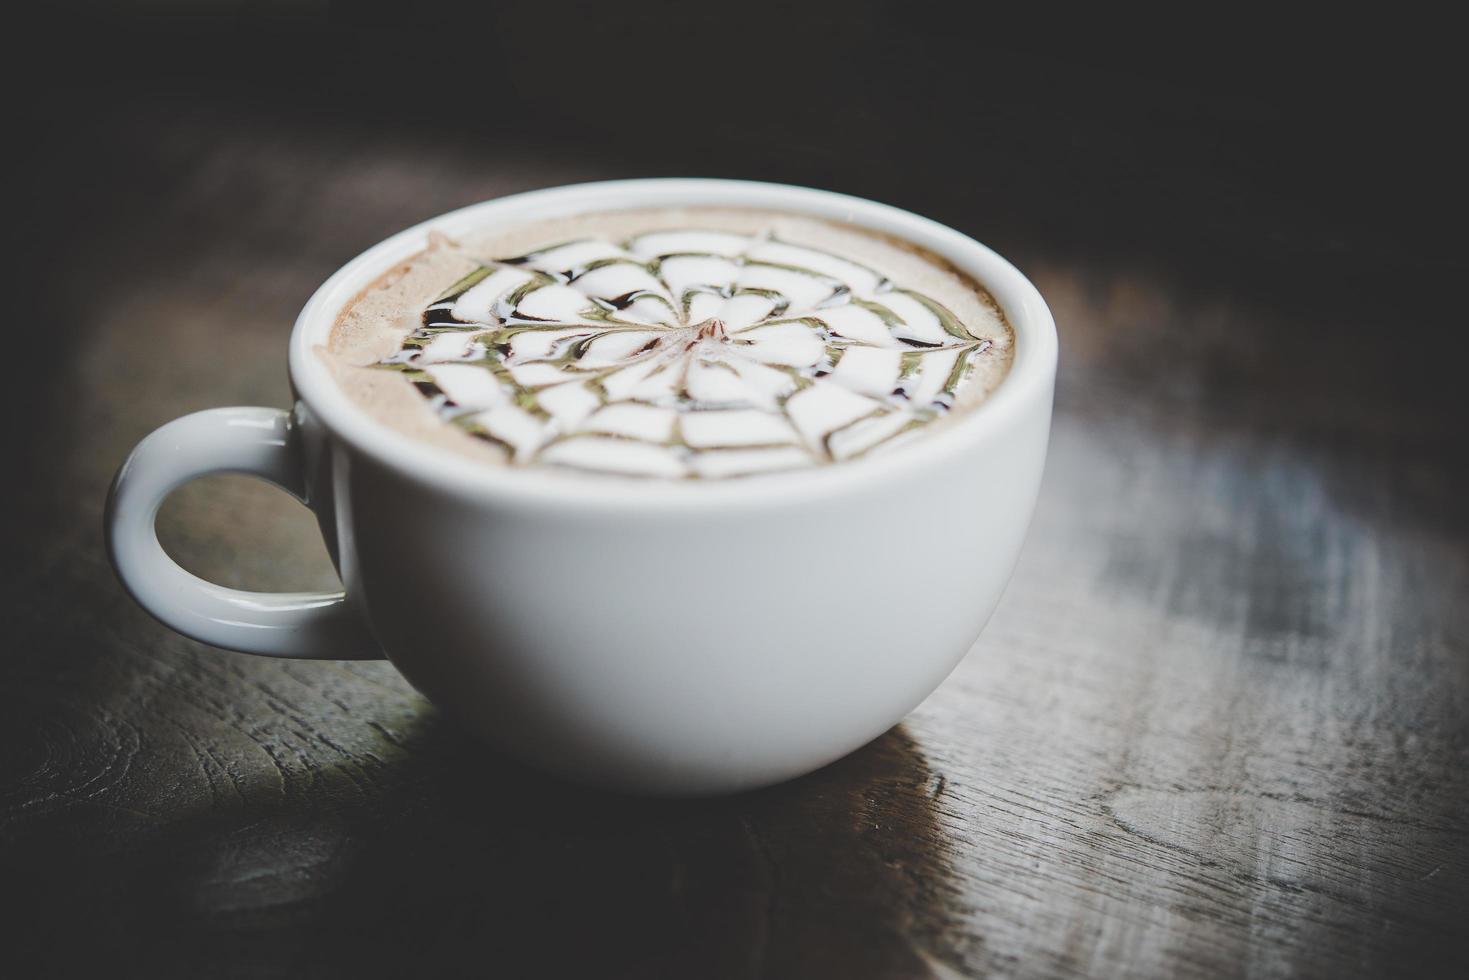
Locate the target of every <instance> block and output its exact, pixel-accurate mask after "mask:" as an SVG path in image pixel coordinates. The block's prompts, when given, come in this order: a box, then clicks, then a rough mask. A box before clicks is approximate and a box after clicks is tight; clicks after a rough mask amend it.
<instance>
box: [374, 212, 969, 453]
mask: <svg viewBox="0 0 1469 980" xmlns="http://www.w3.org/2000/svg"><path fill="white" fill-rule="evenodd" d="M991 346H992V341H991V340H990V339H987V338H983V337H977V336H975V335H974V334H972V333H971V332H970V331H969V330H968V329H966V327H965V326H964V324H962V323H961V322H960V321H959V319H958V318H957V317H956V316H955V315H954V314H953V313H952V312H951V311H949V310H948V309H947V308H945V307H944V306H943V305H942V304H940V303H939V302H937V301H936V300H934V299H932V298H930V297H928V296H925V295H923V294H922V293H919V292H915V291H913V290H910V289H905V288H902V287H901V286H899V285H897V284H895V283H893V282H892V281H890V280H889V279H887V278H885V277H884V276H882V275H881V274H879V273H877V272H875V271H874V270H872V269H869V268H867V267H866V266H863V265H861V264H859V263H856V262H853V261H850V260H848V259H845V258H843V257H841V256H838V255H835V254H832V253H829V252H826V251H822V250H819V249H815V248H810V247H806V246H801V245H795V244H792V243H789V242H785V241H782V240H779V239H777V238H775V237H774V236H772V235H768V234H766V235H754V236H752V235H742V234H732V233H727V232H719V231H702V230H676V231H656V232H649V233H646V234H641V235H636V236H633V237H632V238H630V239H627V240H624V241H619V242H614V241H609V240H605V239H601V238H586V239H579V240H576V241H569V242H564V243H562V244H558V245H554V246H551V247H548V248H543V249H539V250H537V251H534V252H531V253H529V254H526V255H520V256H516V257H513V258H508V259H499V260H494V261H488V262H484V263H483V264H481V265H480V266H479V267H478V268H476V269H475V270H474V271H473V272H472V273H470V274H469V275H468V276H466V277H465V278H463V279H462V280H460V281H459V282H457V283H455V284H454V285H453V286H452V287H450V288H449V289H448V291H446V292H445V293H444V294H443V295H442V296H441V297H440V298H439V299H438V300H436V301H435V302H434V303H432V304H431V305H430V306H429V307H428V308H427V309H426V310H425V311H424V313H423V318H422V327H421V328H420V329H418V330H416V331H414V332H413V333H411V334H409V335H408V336H407V338H406V339H405V340H404V341H403V345H402V347H401V348H400V349H399V350H398V351H397V352H396V353H395V354H393V355H392V356H391V357H389V358H387V359H386V360H384V361H383V362H381V364H380V366H381V367H384V368H388V369H391V370H397V371H402V372H403V373H404V374H405V375H406V377H407V378H408V380H410V381H411V382H412V383H413V384H414V385H415V386H416V387H417V389H418V391H419V392H420V393H421V394H422V395H423V396H424V397H425V398H427V399H428V400H429V402H430V404H431V406H432V408H433V409H434V410H435V411H436V412H437V413H438V414H439V415H440V417H441V418H443V419H445V420H446V421H448V422H450V423H452V424H454V425H456V426H459V427H460V428H462V429H463V430H464V431H465V432H468V433H469V434H471V435H473V436H476V437H478V438H481V439H485V440H488V441H490V442H492V443H495V444H497V445H499V446H501V447H503V448H504V450H505V451H506V453H507V454H508V457H509V459H510V460H511V462H512V463H515V464H541V465H553V466H562V467H572V468H576V469H581V470H590V471H596V472H604V473H617V474H626V475H641V476H659V477H675V478H679V477H684V478H711V477H730V476H746V475H752V474H756V473H764V472H771V471H776V470H786V469H794V468H799V467H805V466H813V465H819V464H823V463H830V462H837V461H842V460H848V459H854V458H857V457H859V456H863V455H865V454H867V453H871V452H874V451H877V450H880V449H886V448H888V447H891V446H894V445H896V444H898V443H900V442H902V441H904V440H906V439H908V438H912V437H913V436H914V435H915V434H916V432H917V430H918V429H919V428H921V427H922V426H923V425H925V424H927V423H929V422H931V421H933V420H935V419H937V418H939V417H940V416H942V415H943V414H944V413H945V412H947V411H948V410H950V409H951V408H952V407H953V405H954V402H955V398H956V396H957V394H958V391H959V389H960V388H961V387H963V385H964V384H965V383H966V382H967V381H968V380H969V378H970V377H971V376H972V375H973V373H974V370H975V366H976V363H977V359H978V358H980V357H983V356H984V355H985V353H986V351H988V350H989V349H990V348H991Z"/></svg>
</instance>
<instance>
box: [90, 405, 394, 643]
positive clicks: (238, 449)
mask: <svg viewBox="0 0 1469 980" xmlns="http://www.w3.org/2000/svg"><path fill="white" fill-rule="evenodd" d="M296 438H297V437H296V434H295V426H294V425H293V423H292V420H291V416H290V415H289V414H288V413H286V412H282V411H280V410H278V409H273V408H215V409H210V410H208V411H204V412H196V413H194V414H193V415H186V416H184V417H183V418H180V419H175V420H174V421H172V422H170V423H168V424H167V425H165V426H163V427H162V428H160V429H158V430H157V431H155V432H153V433H152V434H151V435H149V436H148V437H147V438H145V439H144V440H143V441H142V442H140V443H138V446H137V448H136V449H134V450H133V452H132V455H130V456H129V457H128V459H127V462H125V463H123V465H122V469H120V470H118V473H117V478H116V479H115V480H113V482H112V489H111V491H110V492H109V493H108V496H107V513H106V518H105V520H106V534H107V552H108V557H109V558H110V559H111V560H112V567H113V568H114V569H116V570H117V575H118V577H119V578H120V579H122V583H123V585H124V586H125V587H126V588H127V590H128V592H130V593H132V596H133V598H134V599H136V600H137V601H138V603H139V605H141V606H142V607H143V608H144V609H146V610H148V612H150V613H152V614H153V616H155V617H156V618H157V619H158V620H159V621H161V622H162V623H163V624H164V625H165V626H168V627H170V628H171V629H174V630H177V631H178V632H180V633H182V634H184V635H185V636H189V637H192V638H194V639H196V640H202V641H203V642H205V643H210V644H213V645H214V646H218V647H227V648H229V649H231V650H241V651H243V652H245V653H256V654H263V655H265V656H271V657H320V658H324V659H331V660H379V659H382V656H383V654H382V652H381V650H380V648H379V647H378V644H377V642H376V641H375V640H373V638H372V637H371V635H370V634H369V633H368V631H367V628H366V627H365V626H364V625H363V624H362V623H361V622H360V621H359V620H358V618H357V617H356V615H355V614H354V613H353V612H352V610H351V609H349V608H348V604H347V598H346V594H345V593H342V592H243V591H241V590H239V589H228V588H225V587H224V586H220V585H215V584H214V583H212V582H206V581H204V580H203V579H201V578H199V577H198V576H197V575H193V574H190V573H189V572H187V571H185V570H184V569H182V568H180V567H179V566H178V564H177V563H176V562H175V561H174V560H173V559H172V558H170V557H169V556H168V553H167V552H166V551H164V550H163V546H162V545H161V544H159V542H158V534H157V531H156V530H155V528H154V522H155V520H156V519H157V517H158V508H159V507H161V506H162V505H163V501H164V499H165V498H166V497H167V496H168V495H169V494H170V493H172V492H173V491H174V490H176V489H178V488H179V487H181V486H183V485H184V484H185V483H188V482H189V481H190V480H194V479H197V478H199V477H201V476H207V475H209V474H211V473H244V474H247V475H250V476H258V477H261V478H262V479H265V480H268V481H269V482H271V483H273V484H275V485H276V486H278V487H280V488H281V489H282V490H285V491H286V492H287V493H289V494H291V495H292V496H293V497H295V498H296V499H297V500H301V501H302V502H303V503H304V502H305V497H306V481H305V473H304V470H303V467H302V463H301V457H302V454H301V452H300V447H299V446H298V445H297V444H296Z"/></svg>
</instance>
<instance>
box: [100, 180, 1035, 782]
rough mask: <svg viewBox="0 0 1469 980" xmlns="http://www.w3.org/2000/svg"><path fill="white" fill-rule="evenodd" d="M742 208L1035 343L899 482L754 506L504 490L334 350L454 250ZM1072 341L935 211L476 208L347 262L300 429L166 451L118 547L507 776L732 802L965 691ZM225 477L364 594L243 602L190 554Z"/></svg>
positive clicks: (805, 204)
mask: <svg viewBox="0 0 1469 980" xmlns="http://www.w3.org/2000/svg"><path fill="white" fill-rule="evenodd" d="M697 206H737V207H750V208H769V209H776V210H784V211H791V212H797V213H801V214H808V215H814V216H817V217H821V218H827V219H833V220H838V221H843V222H849V223H852V224H856V225H860V226H864V227H867V228H870V229H874V230H876V231H879V232H883V233H887V234H890V235H895V236H898V237H899V238H903V239H907V240H908V241H910V242H913V243H914V244H917V245H919V246H922V247H923V248H926V249H929V250H930V251H932V252H934V253H936V254H938V255H940V256H942V257H944V258H945V259H947V260H948V261H949V262H952V263H953V264H954V265H955V266H956V267H958V268H959V269H961V270H963V271H964V272H966V273H968V274H970V275H972V276H973V277H974V278H976V279H977V280H979V281H980V282H981V283H983V284H984V285H985V286H986V287H988V288H989V290H990V292H991V293H992V294H993V295H994V297H995V299H996V301H997V302H998V303H999V304H1000V306H1001V307H1002V308H1003V309H1004V311H1005V314H1006V316H1007V317H1008V318H1009V321H1010V323H1011V324H1012V326H1013V327H1014V330H1015V344H1016V347H1015V359H1014V364H1013V367H1012V369H1011V371H1010V374H1009V376H1008V377H1007V378H1006V379H1005V380H1004V382H1003V383H1002V384H1001V385H1000V387H999V389H998V390H997V391H996V392H995V393H994V394H993V395H992V396H991V397H990V398H989V399H988V400H987V401H986V402H985V403H984V404H982V405H980V406H979V407H977V408H975V409H972V410H970V411H969V412H967V413H966V414H965V415H963V416H962V417H960V418H958V419H957V420H956V421H955V422H954V423H953V424H951V425H947V426H944V427H942V428H940V429H938V430H935V431H934V432H933V433H931V434H929V435H927V436H926V437H924V438H921V439H918V440H916V441H915V442H913V443H910V444H909V445H906V446H903V447H900V448H895V449H893V450H892V451H890V452H888V453H883V454H875V455H873V456H871V457H868V458H863V459H858V460H855V461H852V462H846V463H841V464H837V465H832V466H826V467H817V468H813V469H809V470H801V471H795V472H789V473H780V474H771V475H767V476H758V477H748V478H743V479H736V480H723V481H721V480H710V481H659V480H646V479H640V480H635V479H624V478H618V477H612V476H607V477H599V476H588V475H582V474H576V475H568V474H566V473H560V472H555V471H552V470H544V469H534V468H525V469H521V468H508V467H495V466H486V465H484V464H483V463H479V462H475V461H472V460H469V459H465V458H461V457H459V456H456V455H454V454H452V453H450V452H448V451H446V450H443V449H440V448H438V447H434V446H430V445H425V444H422V443H419V442H416V441H414V440H412V439H411V438H409V437H407V436H405V435H402V434H400V433H398V432H396V431H393V430H391V429H388V428H385V427H383V426H382V425H380V424H379V423H377V422H375V421H373V420H372V419H371V418H369V417H368V416H367V415H366V414H365V413H364V412H363V411H362V410H361V409H359V408H358V407H357V406H356V405H354V404H353V402H352V401H351V400H350V399H349V398H348V396H347V395H346V393H345V392H344V391H342V390H341V389H340V388H339V387H337V385H336V384H335V382H334V381H333V379H332V377H331V375H330V374H329V373H328V371H327V369H326V368H325V367H324V365H323V364H322V363H321V362H320V361H319V359H318V357H317V355H316V354H315V353H313V348H314V347H316V346H318V345H321V344H324V343H325V342H326V339H327V335H328V332H329V330H330V329H331V326H332V323H333V320H334V319H335V317H336V316H337V313H338V311H339V310H340V309H341V308H342V307H343V305H344V304H346V303H347V302H348V301H349V300H351V299H352V298H353V297H354V296H356V295H357V293H358V292H359V291H360V290H361V289H362V288H363V287H364V286H366V285H367V284H368V283H369V282H370V281H371V280H372V279H374V278H375V277H376V276H377V275H379V274H380V273H381V272H382V271H383V270H384V269H386V268H388V267H389V266H391V265H392V264H393V263H394V262H397V261H399V260H400V259H403V258H405V257H407V256H409V255H411V254H412V253H414V252H416V251H417V250H418V249H420V248H421V247H422V246H423V244H424V239H425V234H426V233H427V232H428V231H429V230H430V229H437V230H442V231H444V232H446V233H448V234H449V235H451V236H452V235H454V234H456V233H459V232H467V231H470V230H472V229H476V228H484V227H486V226H493V225H496V224H517V223H522V222H527V221H531V220H536V219H542V218H554V217H558V216H566V215H575V214H579V213H587V212H591V211H601V210H615V209H622V208H648V207H697ZM1055 371H1056V331H1055V324H1054V322H1053V321H1052V319H1051V314H1050V312H1049V311H1048V310H1047V309H1046V305H1045V303H1044V301H1042V299H1041V297H1040V294H1039V293H1037V292H1036V290H1035V287H1034V286H1032V285H1031V284H1030V283H1029V282H1028V281H1027V280H1026V279H1025V277H1024V276H1022V275H1021V274H1020V273H1019V272H1018V271H1017V270H1016V269H1015V268H1014V267H1013V266H1011V265H1010V264H1009V263H1008V262H1006V261H1005V260H1004V259H1002V258H1000V257H999V256H998V255H996V254H995V253H994V252H992V251H990V250H989V249H988V248H986V247H985V246H983V245H981V244H979V243H978V242H976V241H974V240H972V239H970V238H968V237H966V236H964V235H962V234H960V233H959V232H957V231H954V230H952V229H950V228H946V227H944V226H942V225H939V224H936V223H935V222H933V221H929V220H927V219H925V218H920V217H918V216H916V215H913V214H910V213H908V212H906V211H901V210H898V209H897V208H892V207H888V206H886V205H882V204H874V203H872V202H870V201H865V200H861V199H858V198H853V197H846V196H843V195H839V194H832V193H828V192H825V191H817V190H809V189H806V188H799V187H787V186H781V185H775V184H760V183H749V182H744V181H728V180H674V179H667V180H632V181H614V182H607V183H596V184H581V185H577V186H571V187H559V188H554V189H551V190H543V191H535V192H532V193H528V194H518V195H515V196H513V197H506V198H502V199H500V200H495V201H488V202H485V203H483V204H477V205H473V206H471V207H467V208H464V209H462V210H459V211H455V212H453V213H451V214H447V215H444V216H443V217H439V218H434V219H432V220H430V221H426V222H424V223H423V224H421V225H418V226H417V227H414V228H410V229H408V230H407V231H404V232H401V233H400V234H397V235H394V236H393V237H392V238H389V239H388V240H387V241H385V242H383V243H381V244H379V245H376V246H374V247H373V248H370V249H368V250H367V251H366V252H364V253H363V254H362V255H360V256H358V257H357V258H355V259H353V260H352V261H351V262H349V263H347V265H345V266H344V267H343V268H342V269H341V270H340V271H338V272H337V273H336V274H335V275H333V276H332V277H331V278H330V279H328V280H327V281H326V283H325V284H324V285H323V286H322V287H321V288H320V289H318V290H317V292H316V294H315V295H314V296H312V297H311V300H310V301H309V302H308V303H307V304H306V308H305V309H304V310H302V311H301V315H300V317H299V318H298V319H297V321H296V328H295V332H294V333H293V334H292V337H291V347H290V374H291V382H292V385H293V387H294V390H295V393H296V403H295V407H294V410H293V411H291V412H285V411H280V410H277V409H270V408H221V409H213V410H210V411H204V412H199V413H197V414H194V415H189V416H186V417H184V418H181V419H177V420H175V421H173V422H170V423H168V424H167V425H165V426H163V427H162V428H160V429H159V430H158V431H156V432H154V433H153V434H152V435H150V436H148V437H147V438H146V439H144V440H143V441H142V442H141V443H140V444H139V445H138V447H137V449H135V450H134V451H133V453H132V455H131V456H130V457H129V458H128V460H127V462H126V463H125V464H124V465H123V467H122V469H121V470H120V471H119V473H118V475H117V480H116V482H115V483H114V485H113V487H112V492H111V495H110V496H109V499H108V503H107V516H106V520H107V539H108V546H109V550H110V553H111V557H112V561H113V564H114V566H115V567H116V569H117V573H118V575H119V576H120V577H121V579H122V581H123V583H124V585H126V586H127V588H128V590H129V591H130V592H131V593H132V595H133V596H134V597H135V598H136V599H137V600H138V602H140V603H141V604H142V605H143V606H144V608H146V609H147V610H148V611H149V612H150V613H152V614H153V615H154V616H156V617H157V618H158V619H160V620H162V621H163V622H164V623H165V624H167V625H168V626H170V627H172V628H173V629H175V630H178V631H179V632H180V633H183V634H185V635H187V636H190V637H193V638H195V639H197V640H202V641H204V642H206V643H211V644H214V645H215V646H221V647H228V648H231V649H235V650H243V651H246V652H249V653H258V654H267V655H271V656H280V657H320V658H328V659H369V658H373V659H375V658H380V657H383V656H386V657H387V658H388V659H390V660H391V661H392V662H393V664H394V665H395V666H396V667H397V668H398V669H399V670H400V671H402V673H403V674H404V676H406V677H407V678H408V680H409V681H410V682H411V683H412V684H413V685H414V686H415V687H417V688H419V689H420V690H421V691H423V692H424V693H425V694H426V695H427V696H428V697H429V698H430V699H431V700H433V701H434V702H435V703H436V704H437V705H439V706H440V707H441V708H442V709H443V710H444V711H445V712H447V713H448V714H450V715H451V716H453V717H454V718H456V719H457V720H458V721H459V722H460V723H462V724H463V725H464V726H466V727H467V728H469V729H471V730H472V731H474V732H476V733H478V734H479V735H481V736H482V737H484V738H485V739H486V740H488V742H489V743H490V744H491V745H493V746H495V747H496V748H498V749H500V750H501V751H503V752H505V753H507V754H509V755H511V756H513V757H515V758H518V759H520V760H522V761H525V762H529V763H531V764H532V765H536V766H539V767H542V768H544V769H547V770H550V771H552V772H555V773H558V774H560V775H563V776H566V777H569V778H572V779H576V780H579V781H584V782H591V783H595V784H601V785H604V786H609V787H615V788H619V789H623V790H628V791H634V792H648V793H680V794H682V793H714V792H725V791H733V790H740V789H747V788H752V787H756V786H761V785H765V784H769V783H774V782H777V781H780V780H783V779H787V778H790V777H793V776H798V775H800V774H802V773H806V772H809V771H811V770H813V769H816V768H818V767H820V766H822V765H824V764H826V763H828V762H831V761H833V760H835V759H837V758H839V757H841V756H842V755H845V754H846V753H848V752H851V751H852V750H853V749H856V748H857V747H858V746H861V745H863V744H864V743H866V742H868V741H869V740H871V739H873V738H875V737H876V736H878V735H880V734H881V733H882V732H883V731H885V730H886V729H888V728H889V727H890V726H892V725H893V724H895V723H896V722H898V721H899V720H900V719H901V718H902V717H903V716H904V715H906V714H907V713H908V712H909V711H911V710H912V709H913V708H915V707H916V706H917V705H918V704H919V702H921V701H922V700H923V699H924V698H925V697H927V696H928V695H929V693H931V692H932V691H933V690H934V688H936V687H937V686H938V685H939V683H940V682H941V681H942V680H943V679H944V677H946V676H947V675H948V674H949V672H950V671H952V670H953V669H954V667H955V665H957V664H958V662H959V660H960V659H961V658H962V657H963V656H964V654H965V652H966V651H967V650H968V649H969V648H970V646H971V645H972V644H973V643H974V641H975V639H976V638H977V637H978V636H979V633H980V630H981V629H982V628H983V627H984V624H985V622H986V621H987V620H988V619H989V616H990V613H991V612H992V611H993V610H994V608H995V605H996V603H997V602H998V601H999V598H1000V594H1001V592H1002V590H1003V589H1004V586H1005V582H1006V580H1007V579H1008V578H1009V575H1010V572H1011V569H1012V568H1013V566H1014V564H1015V560H1016V557H1017V555H1018V553H1019V551H1020V546H1021V542H1022V539H1023V538H1024V535H1025V529H1026V525H1027V524H1028V522H1029V520H1030V516H1031V511H1032V509H1033V508H1034V505H1035V499H1036V493H1037V489H1038V486H1039V483H1040V478H1041V469H1042V465H1043V463H1044V460H1045V453H1046V441H1047V437H1048V434H1049V429H1050V418H1051V400H1052V389H1053V387H1054V383H1055ZM210 473H247V474H251V475H254V476H259V477H263V478H264V479H266V480H269V481H270V482H272V483H274V484H276V485H278V486H280V487H282V488H283V489H285V490H287V491H289V492H290V493H292V494H294V495H295V496H297V497H299V498H300V499H301V500H302V501H304V502H305V503H306V504H307V506H309V507H310V508H311V509H312V511H313V512H314V513H315V515H316V517H317V520H318V522H319V524H320V526H321V531H322V534H323V535H324V536H325V538H326V543H327V549H328V551H329V552H330V554H331V557H332V560H333V562H334V563H335V565H336V568H337V571H338V572H339V573H340V575H341V579H342V582H343V585H344V591H343V592H336V593H320V594H314V593H308V594H299V593H298V594H272V593H255V592H242V591H238V590H235V589H227V588H223V587H221V586H218V585H213V584H211V583H209V582H206V581H204V580H202V579H200V578H197V577H195V576H194V575H191V574H190V573H188V572H186V571H184V570H183V569H182V568H180V567H179V566H178V565H177V564H175V563H174V562H173V560H172V559H170V558H169V557H168V555H167V554H166V553H165V552H164V550H163V548H162V547H161V546H160V545H159V543H158V538H157V535H156V534H155V532H154V520H155V518H156V516H157V513H158V508H159V506H160V505H161V504H162V503H163V500H164V498H165V497H167V496H168V494H169V493H170V492H171V491H173V490H174V489H175V488H177V487H179V486H180V485H182V484H184V483H186V482H188V481H189V480H193V479H195V478H197V477H201V476H204V475H207V474H210Z"/></svg>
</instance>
